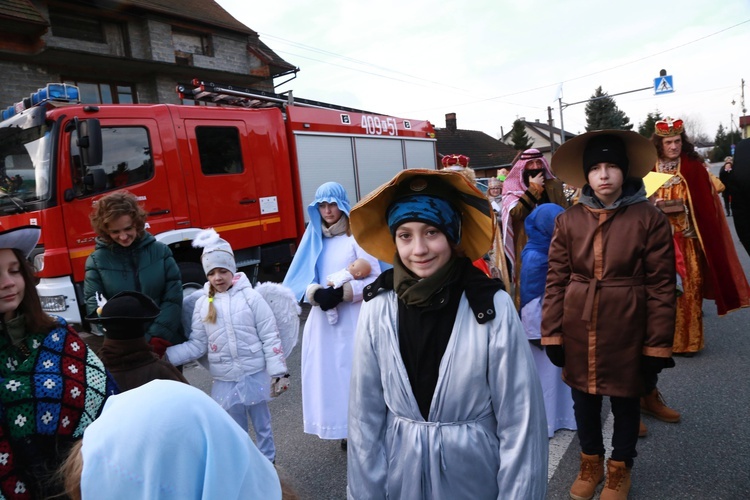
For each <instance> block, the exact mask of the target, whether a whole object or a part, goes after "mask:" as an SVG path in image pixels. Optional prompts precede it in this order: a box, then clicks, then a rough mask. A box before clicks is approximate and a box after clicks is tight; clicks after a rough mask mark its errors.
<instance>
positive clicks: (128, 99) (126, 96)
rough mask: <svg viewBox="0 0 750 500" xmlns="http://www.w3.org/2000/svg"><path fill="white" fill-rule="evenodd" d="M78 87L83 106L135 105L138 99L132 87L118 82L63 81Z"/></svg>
mask: <svg viewBox="0 0 750 500" xmlns="http://www.w3.org/2000/svg"><path fill="white" fill-rule="evenodd" d="M65 83H69V84H72V85H75V86H77V87H78V91H79V92H80V96H81V102H82V103H84V104H136V103H138V97H137V95H136V93H135V88H134V87H133V85H130V84H127V83H123V82H119V83H107V82H100V83H96V82H82V81H76V80H70V79H67V80H65Z"/></svg>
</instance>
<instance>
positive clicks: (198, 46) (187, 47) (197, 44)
mask: <svg viewBox="0 0 750 500" xmlns="http://www.w3.org/2000/svg"><path fill="white" fill-rule="evenodd" d="M172 45H173V46H174V51H175V54H197V55H201V56H213V49H212V47H211V35H210V34H207V33H198V32H194V31H187V30H182V29H180V28H174V27H173V28H172Z"/></svg>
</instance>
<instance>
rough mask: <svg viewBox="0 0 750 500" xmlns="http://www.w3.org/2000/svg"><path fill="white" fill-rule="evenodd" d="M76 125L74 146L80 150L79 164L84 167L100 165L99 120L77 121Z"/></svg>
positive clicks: (100, 128)
mask: <svg viewBox="0 0 750 500" xmlns="http://www.w3.org/2000/svg"><path fill="white" fill-rule="evenodd" d="M75 124H76V135H77V141H76V144H77V146H78V148H79V149H80V150H81V162H82V163H83V166H84V167H91V166H94V165H101V164H102V154H103V151H102V127H101V124H100V123H99V120H97V119H95V118H89V119H87V120H78V118H75Z"/></svg>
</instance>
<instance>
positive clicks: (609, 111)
mask: <svg viewBox="0 0 750 500" xmlns="http://www.w3.org/2000/svg"><path fill="white" fill-rule="evenodd" d="M591 99H595V100H591V101H589V102H588V103H586V131H587V132H589V131H591V130H602V129H617V130H631V129H632V128H633V124H632V123H630V118H628V117H627V115H626V114H625V112H624V111H622V110H620V109H619V108H618V107H617V104H616V103H615V100H614V99H612V98H611V97H609V96H608V95H607V94H606V93H605V92H604V91H602V87H601V86H599V87H598V88H597V89H596V90H595V91H594V95H592V96H591Z"/></svg>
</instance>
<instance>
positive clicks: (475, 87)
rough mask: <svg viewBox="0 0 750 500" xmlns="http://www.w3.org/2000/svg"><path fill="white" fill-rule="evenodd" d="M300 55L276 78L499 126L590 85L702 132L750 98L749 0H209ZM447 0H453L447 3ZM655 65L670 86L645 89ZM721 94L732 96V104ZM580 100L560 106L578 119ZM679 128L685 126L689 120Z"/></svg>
mask: <svg viewBox="0 0 750 500" xmlns="http://www.w3.org/2000/svg"><path fill="white" fill-rule="evenodd" d="M217 1H218V3H219V4H220V5H221V6H222V7H224V8H225V9H226V10H227V11H228V12H229V13H230V14H232V15H233V16H234V17H235V18H236V19H238V20H239V21H240V22H242V23H243V24H245V25H246V26H248V27H249V28H251V29H253V30H255V31H257V32H258V33H259V34H260V37H261V40H263V41H264V42H265V43H266V44H267V45H268V46H269V47H271V48H272V49H273V50H274V51H275V52H276V53H277V54H279V55H280V56H281V57H282V58H284V59H285V60H286V61H288V62H289V63H291V64H293V65H295V66H297V67H299V68H300V72H299V73H298V75H297V78H296V79H294V80H292V81H291V82H289V83H286V84H283V85H279V84H280V83H282V82H283V80H284V79H277V81H276V84H277V85H279V86H278V87H277V92H283V91H287V90H293V91H294V95H296V96H298V97H305V98H308V99H317V100H321V101H327V102H332V103H335V104H341V105H346V106H351V107H356V108H361V109H366V110H370V111H375V112H378V113H383V114H389V115H394V116H398V117H403V118H413V119H428V120H430V122H432V124H433V125H435V126H437V127H444V126H445V114H446V113H451V112H455V113H456V114H457V118H458V127H459V128H461V129H470V130H481V131H483V132H486V133H487V134H489V135H491V136H493V137H499V136H500V132H501V130H502V131H504V132H505V133H507V132H508V131H509V130H510V128H511V127H512V125H513V121H514V120H515V119H516V118H519V117H521V118H525V119H527V120H529V121H533V120H541V121H546V120H547V107H548V106H552V107H553V118H554V120H555V122H554V123H555V126H558V127H559V126H560V106H559V103H558V101H557V95H558V94H557V92H558V88H559V87H560V84H561V83H562V102H563V104H565V103H575V102H578V101H583V100H585V99H588V98H589V97H590V96H591V95H592V94H593V93H594V90H595V89H596V87H598V86H602V88H603V90H604V91H605V92H607V93H609V94H610V95H612V94H617V93H620V92H627V91H631V90H636V89H641V88H644V87H649V88H650V90H645V91H640V92H634V93H630V94H625V95H620V96H615V97H614V99H615V100H616V102H617V105H618V106H619V108H620V109H621V110H623V111H624V112H625V113H626V114H627V115H628V117H630V121H631V123H633V124H634V125H635V127H637V126H638V124H639V123H641V122H643V121H644V120H645V118H646V115H647V113H649V112H653V111H656V110H657V109H658V110H659V111H660V112H661V113H662V114H664V115H669V116H674V117H681V118H687V119H688V122H689V123H695V124H697V125H698V126H699V127H700V128H701V129H702V130H701V131H702V132H704V133H706V134H707V135H708V136H709V137H710V138H711V139H713V137H714V136H715V134H716V129H717V127H718V125H719V123H722V124H723V125H724V127H729V123H730V119H731V117H732V116H734V123H735V126H736V123H737V121H738V120H737V117H738V115H740V114H741V107H740V104H739V101H740V96H741V80H742V79H743V78H744V79H745V82H746V83H745V96H746V107H747V108H750V0H721V1H715V2H707V1H705V0H682V1H679V2H678V1H671V2H667V1H663V2H658V1H656V2H655V1H653V0H648V1H645V0H628V1H611V0H610V1H596V2H595V1H584V0H566V1H559V0H558V1H553V0H520V1H516V2H508V1H505V0H494V1H489V0H464V1H462V2H441V1H434V0H433V1H423V0H379V1H377V2H373V1H361V0H315V1H311V0H281V1H279V2H271V3H268V2H265V3H260V2H252V3H250V2H248V1H247V0H217ZM459 5H460V7H459ZM661 69H665V70H666V71H667V74H668V75H672V77H673V83H674V89H675V92H674V93H673V94H667V95H659V96H657V95H654V91H653V85H654V78H656V77H658V76H659V71H660V70H661ZM732 100H734V101H735V104H734V105H732ZM584 108H585V104H577V105H571V106H567V107H565V106H563V121H564V127H565V130H567V131H569V132H573V133H581V132H584V131H585V126H586V118H585V112H584ZM688 132H690V131H688Z"/></svg>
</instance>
